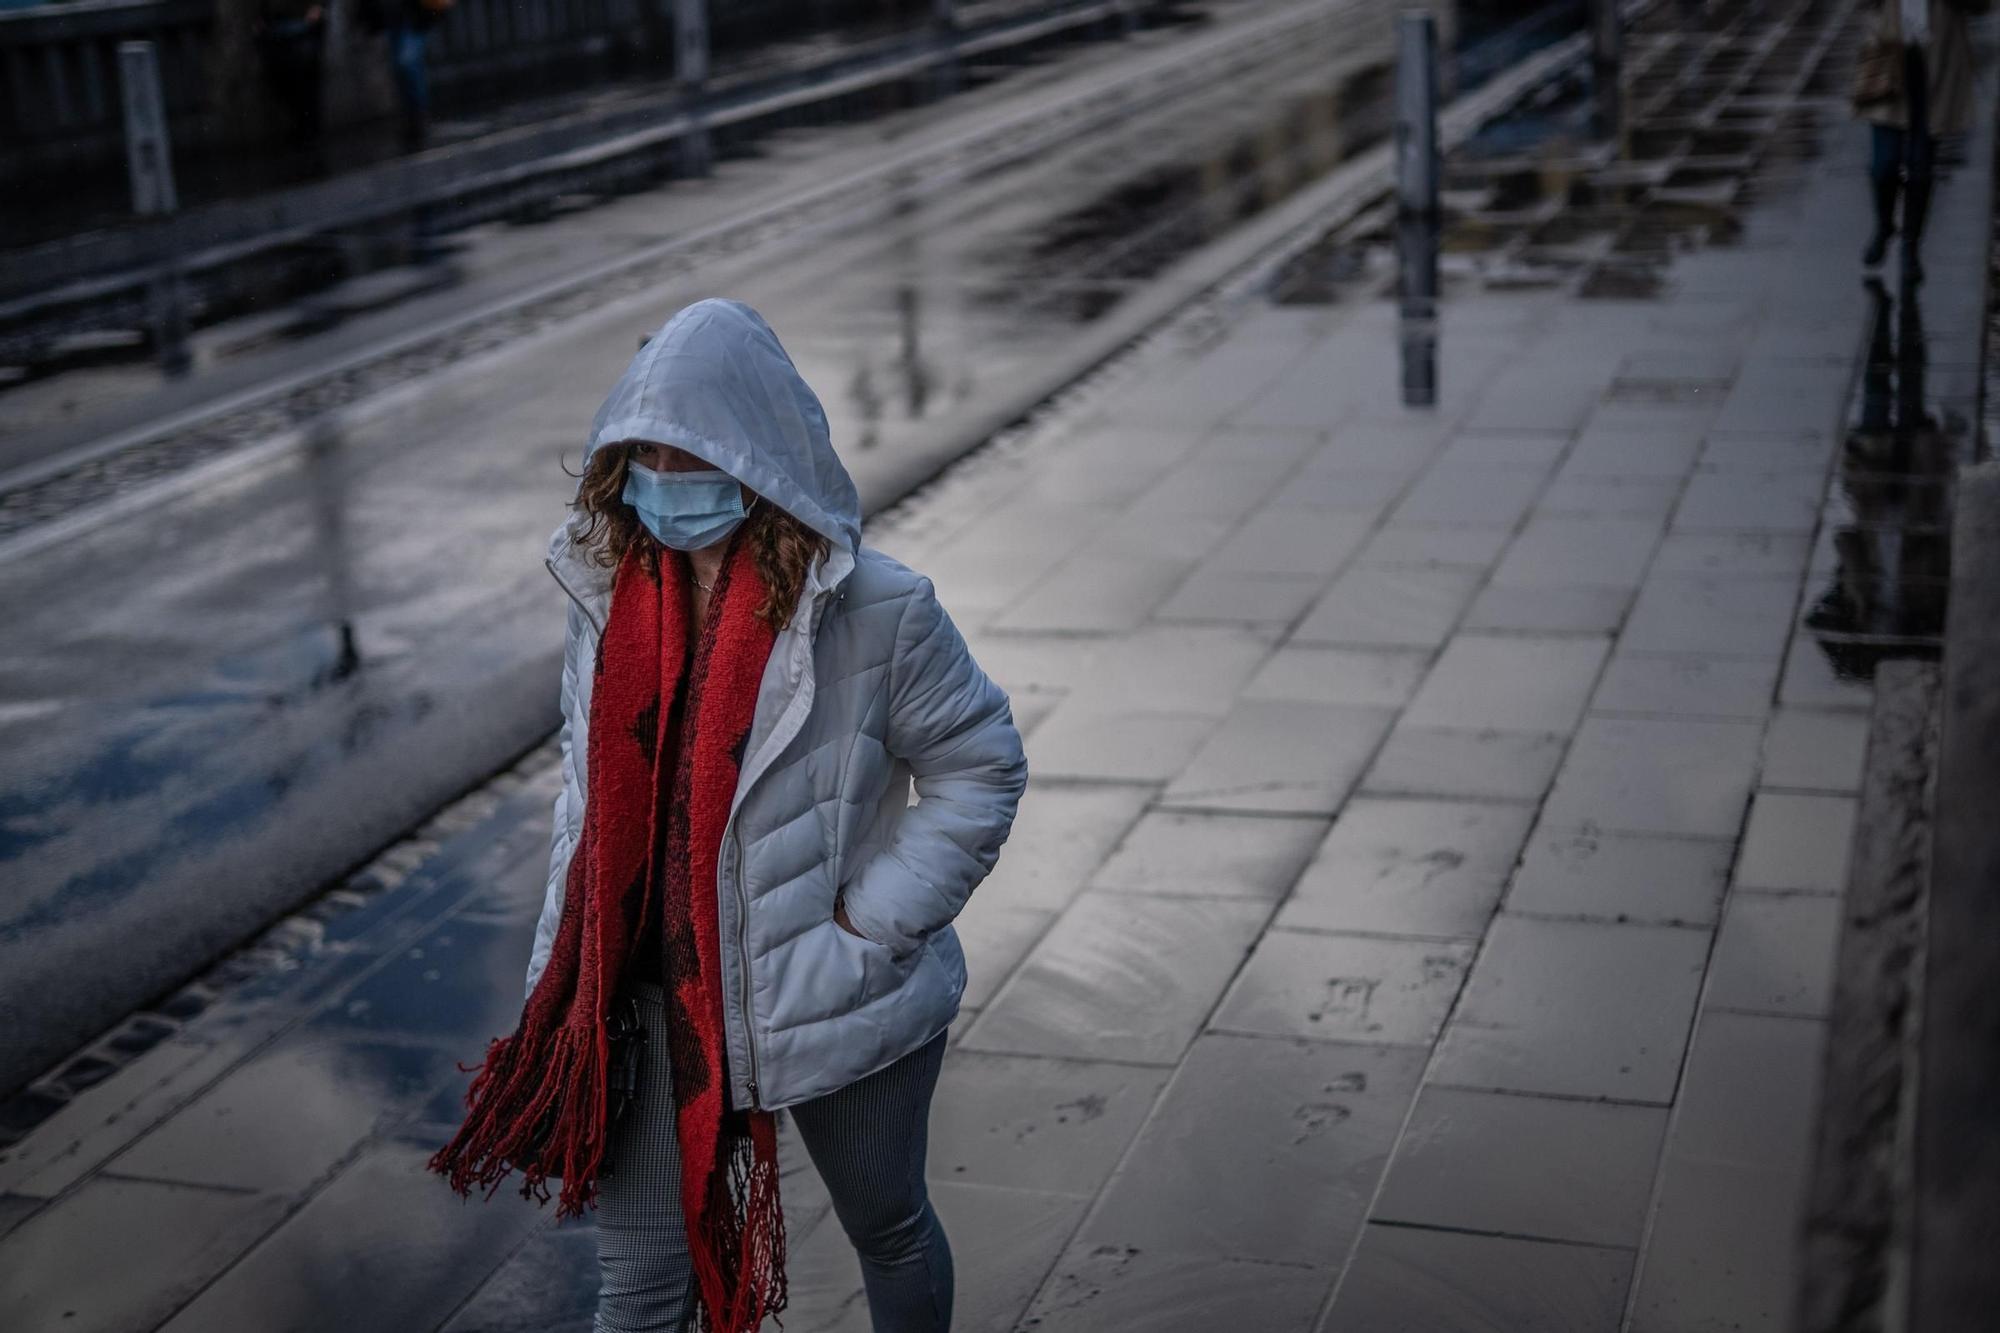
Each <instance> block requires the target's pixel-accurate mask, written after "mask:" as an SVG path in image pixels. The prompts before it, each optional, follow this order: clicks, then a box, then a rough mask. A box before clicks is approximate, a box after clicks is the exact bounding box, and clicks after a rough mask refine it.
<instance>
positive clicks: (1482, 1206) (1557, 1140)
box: [1372, 1087, 1667, 1248]
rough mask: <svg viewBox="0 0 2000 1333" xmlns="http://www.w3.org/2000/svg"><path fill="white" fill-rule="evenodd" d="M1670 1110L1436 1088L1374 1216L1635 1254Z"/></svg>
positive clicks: (1421, 1099) (1407, 1136) (1415, 1115)
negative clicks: (1620, 1249)
mask: <svg viewBox="0 0 2000 1333" xmlns="http://www.w3.org/2000/svg"><path fill="white" fill-rule="evenodd" d="M1666 1123H1667V1113H1666V1111H1665V1109H1663V1108H1658V1107H1649V1106H1619V1105H1614V1104H1610V1103H1604V1102H1583V1101H1573V1100H1568V1099H1562V1098H1552V1097H1520V1096H1514V1095H1510V1094H1505V1093H1494V1092H1468V1091H1465V1090H1463V1089H1457V1088H1441V1087H1426V1088H1425V1089H1424V1091H1423V1092H1422V1093H1420V1094H1419V1095H1418V1097H1417V1105H1416V1109H1415V1110H1414V1111H1413V1112H1412V1113H1411V1116H1410V1124H1409V1128H1408V1129H1407V1130H1406V1131H1405V1132H1404V1135H1403V1141H1402V1143H1401V1144H1399V1145H1398V1146H1397V1149H1396V1156H1395V1160H1394V1161H1392V1162H1391V1163H1390V1165H1389V1174H1388V1178H1387V1179H1386V1180H1384V1182H1383V1184H1382V1197H1381V1198H1380V1199H1379V1200H1378V1201H1377V1203H1376V1206H1375V1213H1374V1215H1373V1218H1372V1220H1374V1221H1379V1222H1397V1223H1402V1224H1406V1225H1415V1226H1432V1227H1442V1228H1449V1229H1452V1230H1455V1231H1480V1232H1488V1233H1492V1234H1496V1235H1504V1236H1514V1237H1520V1238H1524V1239H1541V1240H1559V1241H1570V1242H1574V1243H1580V1244H1590V1245H1602V1246H1618V1247H1627V1248H1630V1247H1634V1246H1636V1245H1637V1244H1638V1242H1639V1236H1640V1232H1641V1229H1642V1228H1643V1226H1644V1225H1645V1220H1646V1204H1647V1200H1648V1199H1649V1197H1650V1196H1651V1193H1652V1185H1653V1172H1654V1169H1655V1167H1656V1166H1657V1164H1658V1159H1659V1153H1660V1143H1661V1140H1662V1138H1663V1137H1664V1136H1665V1133H1666Z"/></svg>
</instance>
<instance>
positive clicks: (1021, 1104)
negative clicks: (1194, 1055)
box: [929, 1050, 1167, 1200]
mask: <svg viewBox="0 0 2000 1333" xmlns="http://www.w3.org/2000/svg"><path fill="white" fill-rule="evenodd" d="M1166 1082H1167V1074H1166V1073H1165V1072H1164V1071H1162V1070H1159V1069H1143V1068H1139V1067H1137V1066H1133V1065H1125V1064H1107V1063H1093V1062H1089V1061H1082V1060H1047V1059H1040V1058H1037V1057H1034V1056H1021V1055H992V1054H987V1053H983V1052H979V1051H973V1050H961V1051H956V1052H954V1053H953V1055H952V1058H951V1059H950V1060H948V1061H946V1062H945V1066H944V1068H943V1070H942V1071H941V1072H940V1074H939V1076H938V1086H937V1091H936V1092H935V1093H934V1094H933V1096H932V1101H931V1121H930V1157H929V1174H930V1176H931V1178H932V1179H933V1180H942V1181H954V1182H957V1183H961V1184H968V1185H994V1186H1000V1187H1004V1188H1007V1189H1024V1190H1039V1191H1041V1192H1043V1193H1048V1194H1069V1195H1075V1196H1077V1197H1079V1198H1082V1199H1086V1200H1087V1199H1089V1198H1091V1197H1093V1196H1094V1195H1095V1194H1096V1193H1097V1191H1098V1189H1099V1188H1100V1187H1101V1186H1102V1185H1103V1184H1104V1182H1105V1180H1106V1179H1107V1178H1108V1177H1109V1176H1110V1175H1111V1170H1112V1168H1113V1167H1114V1166H1116V1165H1117V1163H1118V1159H1119V1156H1120V1154H1122V1153H1123V1152H1124V1151H1125V1149H1126V1147H1127V1146H1128V1145H1129V1144H1130V1143H1131V1141H1132V1137H1133V1136H1134V1135H1135V1134H1137V1133H1138V1131H1139V1126H1140V1125H1141V1124H1142V1123H1143V1122H1144V1121H1145V1119H1146V1117H1147V1115H1148V1114H1149V1113H1150V1112H1151V1111H1152V1109H1153V1106H1154V1103H1155V1102H1156V1101H1157V1100H1158V1099H1159V1095H1160V1089H1161V1088H1162V1087H1164V1086H1165V1085H1166Z"/></svg>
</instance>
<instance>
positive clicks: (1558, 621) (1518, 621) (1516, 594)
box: [1463, 583, 1632, 635]
mask: <svg viewBox="0 0 2000 1333" xmlns="http://www.w3.org/2000/svg"><path fill="white" fill-rule="evenodd" d="M1631 605H1632V592H1631V590H1630V589H1628V588H1610V587H1598V586H1594V585H1591V584H1574V585H1565V584H1509V583H1491V584H1488V585H1487V586H1486V587H1485V589H1483V590H1482V591H1481V592H1480V594H1479V597H1478V599H1477V600H1475V601H1474V602H1473V603H1472V609H1471V610H1469V611H1467V612H1466V613H1465V623H1464V626H1463V628H1465V629H1466V630H1468V631H1481V630H1484V631H1488V632H1510V633H1516V634H1602V635H1611V634H1616V633H1617V632H1618V627H1619V626H1620V625H1622V624H1624V623H1625V611H1626V609H1627V608H1628V607H1630V606H1631Z"/></svg>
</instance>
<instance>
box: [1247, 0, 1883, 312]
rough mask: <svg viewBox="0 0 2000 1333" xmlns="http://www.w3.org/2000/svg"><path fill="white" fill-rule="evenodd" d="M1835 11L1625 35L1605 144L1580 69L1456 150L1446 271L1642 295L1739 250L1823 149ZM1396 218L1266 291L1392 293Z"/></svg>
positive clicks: (1321, 253) (1739, 18) (1705, 18)
mask: <svg viewBox="0 0 2000 1333" xmlns="http://www.w3.org/2000/svg"><path fill="white" fill-rule="evenodd" d="M1835 14H1836V9H1835V7H1834V6H1833V5H1831V4H1829V3H1827V0H1794V3H1792V4H1790V5H1788V6H1777V5H1773V6H1771V7H1770V12H1769V14H1768V15H1767V16H1765V17H1762V18H1759V17H1757V16H1754V15H1751V14H1748V13H1746V12H1743V11H1741V10H1740V9H1739V8H1738V7H1734V6H1731V7H1727V10H1726V11H1725V10H1724V9H1723V8H1722V7H1717V9H1716V11H1715V12H1711V13H1706V14H1704V13H1700V12H1696V11H1693V10H1685V11H1684V10H1682V9H1679V8H1677V7H1673V6H1661V7H1659V8H1657V9H1656V10H1655V11H1654V12H1653V13H1652V14H1651V15H1649V16H1648V17H1647V18H1646V19H1644V20H1642V21H1640V22H1639V23H1638V24H1637V25H1635V27H1634V28H1633V30H1632V31H1631V32H1630V33H1628V34H1627V43H1626V48H1627V67H1626V74H1627V78H1626V84H1625V89H1624V104H1625V107H1626V114H1627V117H1628V119H1627V123H1626V125H1625V126H1624V127H1623V132H1622V133H1621V134H1620V135H1619V136H1618V138H1617V139H1616V140H1615V141H1601V140H1598V139H1596V138H1595V137H1594V136H1593V133H1592V129H1591V125H1590V118H1591V109H1592V105H1593V99H1592V95H1591V89H1590V85H1589V79H1588V75H1587V74H1586V73H1584V72H1581V71H1579V72H1577V73H1575V74H1572V75H1571V76H1569V77H1567V78H1564V79H1562V80H1559V81H1557V82H1556V83H1553V84H1551V85H1550V86H1549V87H1548V88H1546V89H1544V90H1543V91H1542V93H1541V94H1539V95H1538V96H1537V97H1535V98H1533V99H1530V101H1529V102H1527V103H1525V104H1524V105H1523V106H1522V107H1520V108H1519V109H1517V110H1516V111H1514V112H1513V113H1511V114H1509V115H1507V116H1505V117H1502V118H1501V119H1499V120H1497V121H1495V122H1494V123H1492V124H1491V125H1488V126H1487V127H1485V128H1484V129H1483V130H1481V131H1480V133H1479V134H1477V135H1476V136H1474V137H1473V138H1472V139H1471V140H1470V141H1469V142H1468V143H1466V144H1465V145H1463V146H1462V147H1461V148H1460V149H1459V150H1458V151H1456V152H1454V153H1453V154H1452V155H1451V156H1450V158H1449V159H1448V160H1447V162H1446V163H1445V179H1444V182H1443V201H1444V207H1445V215H1446V216H1445V224H1444V229H1443V233H1442V236H1441V238H1440V245H1441V250H1442V253H1443V254H1444V256H1445V257H1446V260H1447V265H1448V276H1449V278H1450V280H1451V281H1454V282H1456V283H1459V284H1464V283H1466V282H1476V283H1479V284H1481V285H1483V286H1485V287H1487V288H1489V289H1491V288H1505V287H1521V286H1550V285H1564V286H1567V287H1569V288H1570V289H1571V290H1573V291H1574V292H1575V293H1576V294H1577V295H1578V296H1580V297H1583V298H1585V299H1597V300H1626V301H1630V300H1648V299H1652V298H1655V297H1657V296H1659V295H1660V294H1662V293H1663V292H1664V291H1666V290H1667V289H1668V284H1669V283H1670V282H1671V281H1672V277H1671V269H1672V265H1673V261H1674V259H1675V258H1676V257H1677V256H1679V255H1681V254H1685V253H1687V252H1689V251H1691V250H1694V249H1698V248H1707V247H1720V246H1728V245H1732V244H1734V243H1736V242H1737V241H1738V239H1739V238H1740V235H1741V231H1742V211H1743V208H1744V207H1745V204H1746V203H1747V201H1748V200H1749V198H1750V197H1751V196H1752V195H1753V194H1755V195H1757V196H1758V197H1760V198H1768V197H1770V196H1771V195H1773V194H1775V193H1777V192H1778V191H1779V190H1781V189H1782V188H1783V180H1784V176H1785V174H1786V172H1787V171H1788V169H1789V168H1790V167H1792V166H1793V165H1795V164H1796V163H1798V162H1800V161H1804V160H1807V159H1809V158H1811V157H1812V156H1813V155H1814V154H1816V153H1817V151H1818V148H1817V144H1818V139H1819V134H1820V131H1821V129H1822V126H1821V124H1820V120H1819V117H1820V112H1819V109H1818V108H1817V107H1815V106H1813V105H1811V104H1810V102H1809V101H1808V100H1807V99H1808V98H1809V97H1810V96H1811V95H1812V90H1813V89H1815V88H1816V87H1818V86H1820V84H1821V83H1822V82H1823V80H1824V79H1825V78H1826V71H1827V66H1828V65H1829V64H1830V56H1829V53H1828V49H1827V48H1825V47H1823V46H1822V44H1821V42H1820V38H1821V36H1822V35H1823V34H1824V31H1825V28H1826V26H1827V24H1828V23H1830V22H1832V21H1833V19H1834V16H1835ZM1853 22H1855V20H1852V19H1850V26H1851V25H1852V23H1853ZM1392 221H1393V220H1392V219H1391V218H1389V217H1388V216H1387V215H1386V214H1377V215H1374V216H1372V217H1369V218H1365V219H1361V220H1357V221H1356V222H1354V223H1351V224H1349V225H1348V226H1346V227H1344V228H1342V229H1340V230H1339V231H1337V232H1336V233H1334V234H1332V235H1329V236H1328V237H1326V238H1324V239H1323V240H1322V241H1321V242H1320V244H1319V245H1317V246H1315V247H1314V248H1312V249H1311V250H1308V251H1307V252H1305V253H1304V254H1302V255H1300V256H1299V257H1298V258H1297V259H1296V260H1295V261H1294V262H1293V264H1292V265H1291V266H1290V268H1289V270H1288V271H1287V272H1285V273H1283V274H1281V275H1280V277H1279V279H1278V281H1277V284H1276V287H1275V294H1276V297H1277V299H1278V300H1279V301H1280V303H1283V304H1319V303H1326V302H1329V301H1334V300H1339V299H1344V298H1345V297H1346V296H1349V295H1361V296H1370V295H1378V294H1382V293H1383V292H1385V291H1386V289H1387V287H1388V285H1389V284H1391V283H1393V281H1394V271H1395V264H1394V262H1393V251H1392V248H1391V247H1392V246H1393V244H1394V240H1393V235H1392V226H1391V224H1392ZM1357 254H1358V255H1359V256H1360V257H1358V258H1357ZM1340 272H1344V273H1346V274H1348V275H1351V276H1349V277H1348V278H1346V279H1345V280H1341V279H1339V278H1336V277H1333V276H1332V275H1333V274H1335V273H1340Z"/></svg>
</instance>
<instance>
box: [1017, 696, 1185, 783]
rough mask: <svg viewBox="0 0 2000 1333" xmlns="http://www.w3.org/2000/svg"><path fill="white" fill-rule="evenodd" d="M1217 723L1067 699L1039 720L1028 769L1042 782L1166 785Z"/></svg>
mask: <svg viewBox="0 0 2000 1333" xmlns="http://www.w3.org/2000/svg"><path fill="white" fill-rule="evenodd" d="M1218 720H1219V719H1217V718H1216V717H1214V716H1213V715H1211V714H1208V713H1188V712H1175V711H1171V710H1168V709H1160V708H1143V707H1121V706H1118V705H1115V704H1103V703H1091V704H1085V703H1082V702H1080V701H1079V700H1077V699H1074V698H1072V699H1068V700H1065V701H1064V702H1063V703H1061V704H1058V705H1057V706H1056V708H1055V709H1054V710H1053V711H1052V712H1051V713H1050V714H1049V715H1048V717H1046V718H1044V719H1043V720H1042V723H1041V725H1040V726H1038V727H1036V728H1035V730H1034V732H1033V733H1032V734H1030V735H1029V736H1028V737H1027V738H1026V742H1025V746H1024V748H1025V750H1026V752H1027V755H1028V766H1029V768H1030V769H1032V770H1033V771H1034V772H1036V773H1037V774H1040V775H1041V776H1043V777H1045V778H1055V779H1072V780H1077V779H1081V780H1085V781H1090V782H1165V781H1167V780H1168V779H1170V778H1172V777H1173V776H1174V774H1176V773H1178V772H1180V771H1181V770H1182V769H1183V768H1186V767H1187V765H1188V761H1189V760H1191V759H1193V758H1194V756H1195V752H1196V751H1198V750H1199V749H1201V743H1202V742H1203V741H1204V740H1206V739H1207V738H1208V734H1209V733H1210V732H1211V731H1213V730H1215V727H1216V723H1217V721H1218Z"/></svg>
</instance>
